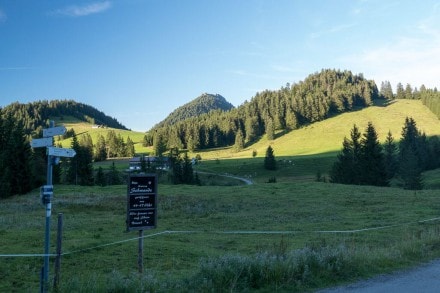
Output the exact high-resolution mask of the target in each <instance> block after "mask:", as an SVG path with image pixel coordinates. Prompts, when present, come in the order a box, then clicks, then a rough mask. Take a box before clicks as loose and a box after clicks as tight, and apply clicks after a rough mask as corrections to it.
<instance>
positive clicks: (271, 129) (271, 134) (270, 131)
mask: <svg viewBox="0 0 440 293" xmlns="http://www.w3.org/2000/svg"><path fill="white" fill-rule="evenodd" d="M266 135H267V139H268V140H274V139H275V126H274V123H273V120H272V119H271V118H268V119H267V120H266Z"/></svg>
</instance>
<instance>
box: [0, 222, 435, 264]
mask: <svg viewBox="0 0 440 293" xmlns="http://www.w3.org/2000/svg"><path fill="white" fill-rule="evenodd" d="M437 220H440V217H436V218H431V219H426V220H420V221H414V222H408V223H401V224H394V225H386V226H380V227H371V228H362V229H354V230H312V231H301V230H286V231H246V230H245V231H240V230H238V231H206V230H165V231H161V232H157V233H152V234H148V235H144V236H142V237H141V238H151V237H157V236H161V235H165V234H195V233H197V234H202V233H204V234H248V235H250V234H278V235H282V234H284V235H287V234H300V233H301V234H314V233H317V234H351V233H361V232H368V231H375V230H384V229H390V228H395V227H401V226H408V225H413V224H422V223H427V222H434V221H437ZM139 238H140V237H133V238H128V239H124V240H118V241H114V242H110V243H105V244H100V245H97V246H92V247H88V248H83V249H78V250H73V251H69V252H64V253H62V254H61V256H66V255H71V254H77V253H82V252H85V251H90V250H94V249H99V248H103V247H108V246H113V245H117V244H121V243H126V242H131V241H138V240H139ZM45 256H49V257H54V256H57V254H53V253H50V254H41V253H36V254H19V253H16V254H0V257H45Z"/></svg>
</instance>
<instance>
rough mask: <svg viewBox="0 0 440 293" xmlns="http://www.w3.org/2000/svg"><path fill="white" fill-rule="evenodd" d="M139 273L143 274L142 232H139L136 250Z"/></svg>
mask: <svg viewBox="0 0 440 293" xmlns="http://www.w3.org/2000/svg"><path fill="white" fill-rule="evenodd" d="M138 266H139V273H141V274H142V273H143V272H144V230H139V250H138Z"/></svg>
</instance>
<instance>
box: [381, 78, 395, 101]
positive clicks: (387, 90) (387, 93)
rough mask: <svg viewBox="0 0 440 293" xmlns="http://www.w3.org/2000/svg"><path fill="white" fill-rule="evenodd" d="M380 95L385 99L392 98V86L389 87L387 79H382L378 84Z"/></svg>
mask: <svg viewBox="0 0 440 293" xmlns="http://www.w3.org/2000/svg"><path fill="white" fill-rule="evenodd" d="M380 95H381V96H382V97H383V98H384V99H387V100H392V99H394V95H393V88H392V87H391V83H390V82H389V81H382V83H381V85H380Z"/></svg>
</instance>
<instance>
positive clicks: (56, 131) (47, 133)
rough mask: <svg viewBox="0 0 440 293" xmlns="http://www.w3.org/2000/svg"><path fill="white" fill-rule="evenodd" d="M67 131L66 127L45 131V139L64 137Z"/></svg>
mask: <svg viewBox="0 0 440 293" xmlns="http://www.w3.org/2000/svg"><path fill="white" fill-rule="evenodd" d="M66 131H67V129H66V127H65V126H57V127H51V128H46V129H43V137H51V136H55V135H63V134H64V133H66Z"/></svg>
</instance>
